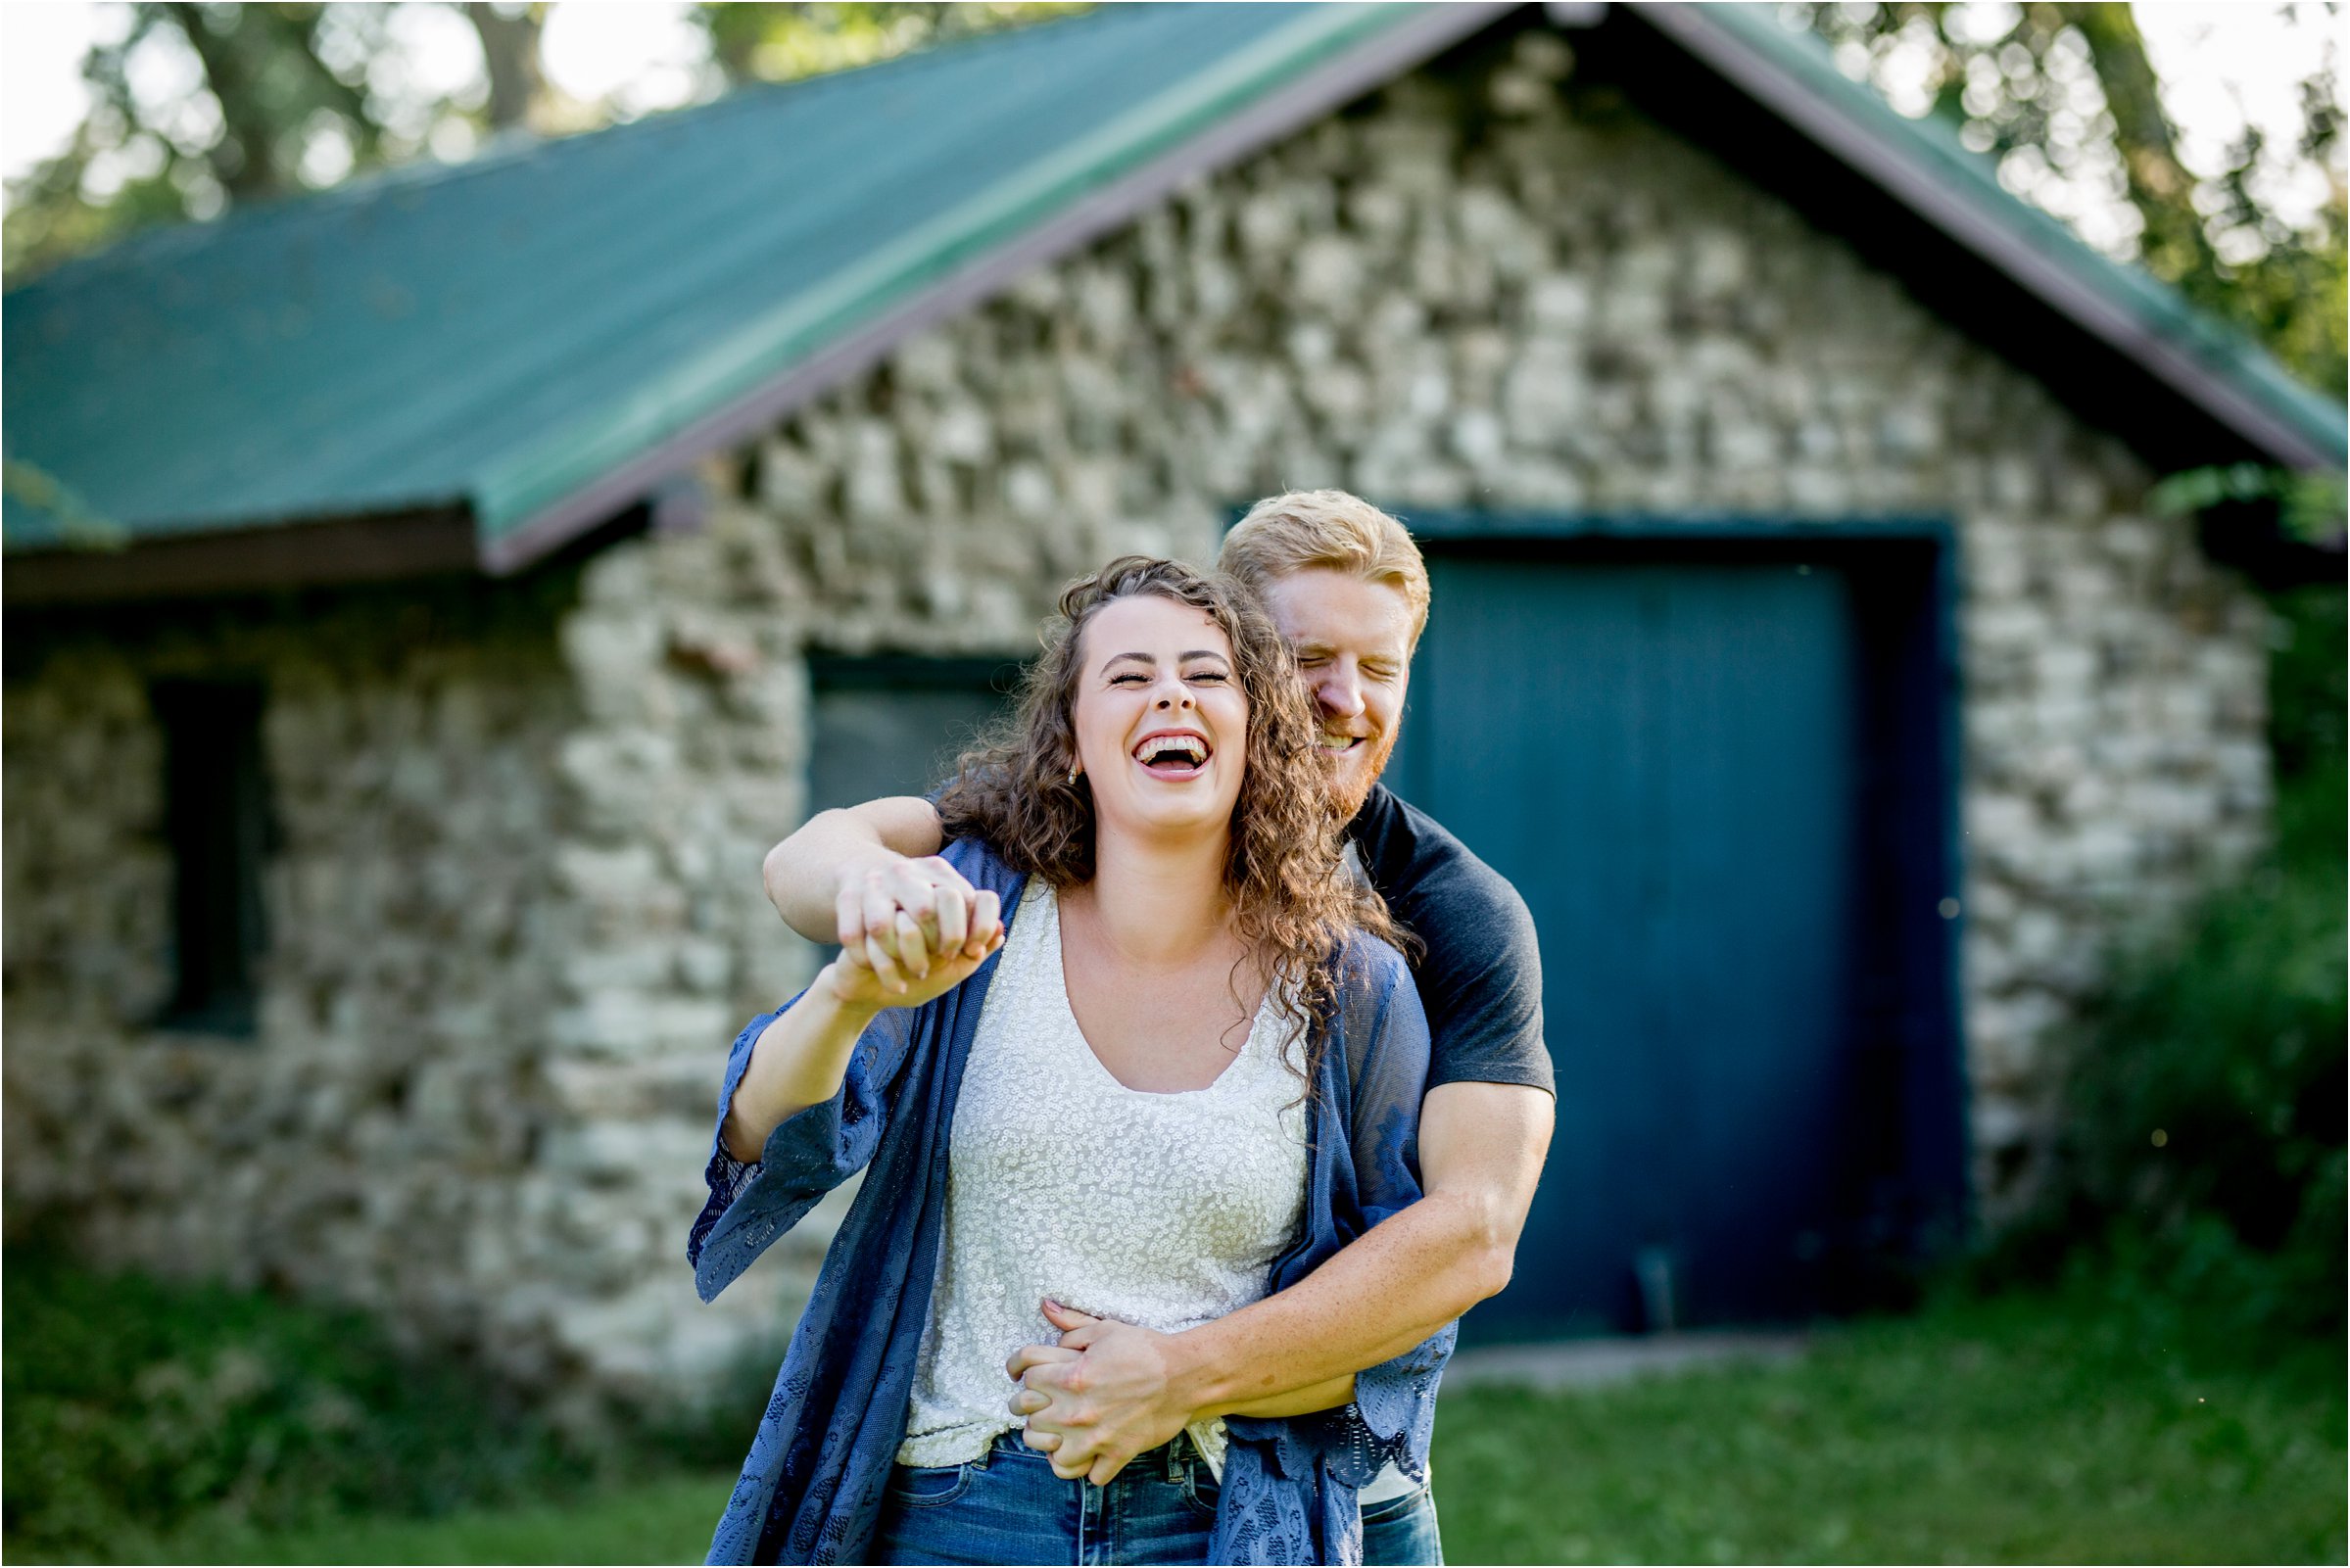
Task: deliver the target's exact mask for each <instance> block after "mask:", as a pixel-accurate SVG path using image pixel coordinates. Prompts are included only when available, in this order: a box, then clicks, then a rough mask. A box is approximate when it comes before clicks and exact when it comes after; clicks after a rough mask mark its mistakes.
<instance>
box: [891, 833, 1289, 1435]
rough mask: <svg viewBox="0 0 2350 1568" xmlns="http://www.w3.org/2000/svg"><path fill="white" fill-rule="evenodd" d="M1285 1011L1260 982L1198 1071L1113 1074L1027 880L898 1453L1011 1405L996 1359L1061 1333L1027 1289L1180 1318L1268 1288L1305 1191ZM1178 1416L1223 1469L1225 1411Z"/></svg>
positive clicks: (978, 1061) (975, 1082)
mask: <svg viewBox="0 0 2350 1568" xmlns="http://www.w3.org/2000/svg"><path fill="white" fill-rule="evenodd" d="M1283 1025H1284V1017H1283V1015H1282V1013H1281V1011H1280V1009H1279V1007H1278V1006H1277V1004H1276V1003H1275V1002H1274V1000H1273V999H1272V998H1271V997H1270V996H1269V997H1268V998H1267V1000H1266V1002H1265V1005H1264V1006H1263V1007H1261V1008H1259V1009H1258V1011H1257V1017H1256V1021H1255V1023H1254V1025H1253V1026H1252V1027H1251V1029H1250V1031H1249V1036H1248V1039H1247V1041H1246V1042H1245V1043H1244V1044H1243V1045H1242V1046H1241V1048H1240V1051H1239V1054H1238V1055H1237V1056H1236V1057H1235V1058H1234V1059H1233V1061H1232V1062H1231V1064H1230V1065H1229V1066H1227V1067H1226V1068H1225V1069H1224V1070H1223V1073H1222V1074H1221V1075H1219V1076H1218V1078H1217V1079H1216V1081H1215V1082H1214V1083H1211V1084H1209V1085H1208V1086H1207V1087H1206V1088H1204V1089H1193V1090H1189V1091H1186V1092H1184V1093H1180V1094H1153V1093H1146V1092H1144V1091H1142V1090H1138V1089H1129V1088H1127V1086H1126V1085H1125V1084H1123V1083H1120V1082H1119V1081H1118V1080H1117V1079H1116V1078H1115V1077H1113V1076H1111V1074H1110V1070H1109V1069H1107V1068H1105V1067H1103V1066H1102V1064H1101V1061H1100V1059H1099V1058H1097V1057H1095V1056H1094V1054H1093V1048H1092V1047H1091V1046H1089V1045H1087V1044H1086V1043H1085V1037H1084V1035H1083V1034H1081V1033H1079V1029H1078V1022H1077V1017H1076V1015H1075V1014H1073V1013H1072V1012H1071V1011H1070V1007H1069V991H1068V988H1067V986H1066V985H1065V984H1064V982H1063V980H1062V975H1061V916H1060V906H1059V904H1058V902H1057V901H1056V900H1055V899H1054V897H1053V892H1052V889H1051V888H1050V887H1048V886H1046V885H1045V884H1044V883H1043V881H1042V880H1041V879H1031V880H1030V882H1029V885H1028V890H1027V892H1026V894H1025V895H1024V896H1023V897H1022V899H1021V901H1020V907H1019V909H1018V911H1017V912H1016V915H1015V918H1014V920H1013V921H1012V928H1011V931H1010V932H1009V934H1007V936H1006V937H1005V939H1004V950H1003V957H1002V960H1001V963H1000V966H999V967H998V969H997V971H996V974H995V979H994V981H993V983H992V984H991V985H990V986H989V987H988V990H987V999H986V1002H985V1003H984V1005H983V1007H982V1008H981V1010H980V1024H979V1030H978V1033H977V1034H976V1035H975V1036H974V1038H973V1040H972V1044H971V1057H970V1060H969V1062H968V1064H967V1065H966V1066H965V1068H964V1069H963V1084H962V1091H961V1094H960V1096H959V1098H958V1100H957V1102H956V1107H955V1120H954V1133H953V1137H952V1139H951V1141H950V1146H949V1148H948V1151H947V1183H946V1234H945V1237H944V1240H943V1242H942V1243H941V1245H940V1247H939V1250H938V1268H937V1276H936V1284H935V1288H934V1290H933V1291H932V1293H931V1307H930V1320H929V1321H928V1322H927V1323H926V1324H925V1325H924V1327H923V1335H922V1352H921V1360H920V1364H919V1365H918V1367H917V1368H916V1371H915V1374H914V1392H913V1397H912V1398H911V1400H910V1401H909V1402H908V1403H907V1410H906V1437H905V1441H904V1442H903V1443H902V1444H901V1445H900V1446H899V1448H898V1450H897V1462H898V1463H900V1464H906V1465H947V1464H963V1463H967V1462H969V1461H971V1460H974V1459H978V1458H980V1457H981V1456H983V1454H985V1452H986V1451H987V1448H988V1445H989V1444H990V1443H992V1442H993V1441H994V1440H995V1438H996V1436H997V1435H998V1434H1000V1433H1004V1432H1008V1431H1011V1430H1012V1429H1013V1428H1015V1427H1017V1426H1019V1425H1020V1424H1021V1423H1020V1418H1019V1417H1018V1416H1016V1415H1014V1414H1013V1413H1012V1412H1011V1409H1010V1408H1009V1406H1008V1404H1007V1401H1009V1400H1010V1399H1011V1397H1012V1389H1013V1385H1012V1383H1011V1381H1010V1380H1009V1379H1008V1378H1006V1377H1005V1376H1004V1362H1005V1361H1006V1360H1007V1359H1009V1358H1010V1356H1011V1354H1012V1353H1013V1352H1014V1351H1016V1350H1018V1349H1019V1348H1020V1347H1022V1346H1023V1345H1050V1344H1052V1343H1053V1342H1054V1341H1056V1340H1058V1339H1059V1338H1060V1334H1059V1331H1058V1330H1056V1329H1055V1328H1054V1327H1053V1326H1052V1324H1051V1323H1050V1322H1048V1321H1047V1320H1046V1319H1045V1317H1044V1314H1043V1312H1042V1311H1041V1310H1039V1309H1038V1307H1037V1303H1038V1302H1039V1301H1040V1300H1041V1299H1042V1298H1044V1297H1047V1296H1050V1297H1051V1298H1053V1299H1054V1300H1055V1301H1058V1302H1060V1303H1062V1304H1064V1305H1065V1306H1069V1307H1075V1308H1077V1309H1078V1310H1079V1311H1081V1312H1090V1313H1093V1314H1094V1315H1096V1316H1100V1317H1115V1318H1119V1319H1121V1320H1123V1321H1125V1322H1128V1323H1139V1324H1141V1325H1142V1326H1143V1327H1145V1328H1153V1329H1158V1330H1160V1331H1162V1332H1164V1333H1177V1332H1180V1331H1181V1330H1183V1329H1187V1328H1194V1327H1197V1326H1198V1325H1199V1324H1201V1323H1205V1322H1207V1321H1209V1320H1210V1319H1212V1318H1218V1317H1222V1316H1223V1315H1224V1314H1225V1313H1227V1312H1230V1311H1233V1310H1235V1309H1236V1308H1238V1307H1246V1306H1247V1305H1248V1304H1249V1303H1251V1302H1254V1301H1256V1300H1258V1299H1259V1298H1261V1297H1262V1296H1264V1295H1265V1286H1266V1279H1267V1275H1268V1273H1269V1271H1270V1269H1271V1264H1272V1260H1273V1259H1275V1258H1277V1257H1278V1256H1280V1254H1281V1253H1282V1252H1283V1251H1284V1250H1286V1249H1287V1247H1288V1246H1289V1244H1290V1242H1291V1241H1292V1240H1293V1239H1294V1237H1295V1235H1296V1232H1297V1226H1298V1221H1299V1217H1300V1215H1301V1213H1302V1212H1303V1211H1304V1208H1305V1201H1306V1106H1305V1100H1304V1097H1303V1089H1304V1080H1303V1079H1301V1078H1300V1077H1299V1076H1298V1074H1297V1073H1296V1072H1295V1071H1293V1070H1291V1069H1290V1068H1289V1067H1288V1066H1287V1065H1286V1064H1285V1063H1284V1061H1283V1060H1282V1055H1283V1052H1282V1041H1281V1036H1282V1034H1283V1032H1284V1028H1283ZM1299 1051H1300V1048H1299V1046H1298V1045H1296V1044H1292V1045H1291V1046H1290V1047H1289V1049H1288V1054H1289V1055H1290V1056H1291V1057H1293V1058H1294V1057H1296V1056H1297V1055H1298V1054H1299ZM1191 1435H1192V1438H1193V1441H1195V1442H1196V1443H1198V1445H1199V1446H1200V1449H1201V1452H1202V1453H1203V1455H1204V1456H1205V1457H1207V1458H1208V1460H1209V1461H1210V1463H1211V1464H1213V1465H1214V1466H1215V1467H1216V1468H1217V1469H1218V1470H1219V1471H1221V1470H1222V1468H1223V1447H1224V1440H1223V1422H1222V1421H1221V1420H1219V1421H1213V1422H1197V1423H1194V1426H1193V1430H1192V1434H1191Z"/></svg>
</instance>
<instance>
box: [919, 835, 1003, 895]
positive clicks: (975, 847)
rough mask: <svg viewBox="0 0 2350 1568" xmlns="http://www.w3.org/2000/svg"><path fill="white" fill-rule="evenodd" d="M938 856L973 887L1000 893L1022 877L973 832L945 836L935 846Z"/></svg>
mask: <svg viewBox="0 0 2350 1568" xmlns="http://www.w3.org/2000/svg"><path fill="white" fill-rule="evenodd" d="M938 857H939V858H940V859H941V860H943V861H945V862H946V863H947V864H948V865H949V866H952V867H953V868H954V869H955V870H957V871H959V872H961V873H962V874H963V878H964V879H965V880H966V881H968V882H970V883H971V885H972V886H974V887H977V888H982V889H991V890H993V891H995V892H997V893H1003V892H1007V891H1009V890H1010V889H1011V888H1012V887H1013V886H1014V885H1016V884H1017V883H1018V882H1020V880H1021V879H1022V878H1021V874H1020V872H1019V871H1017V870H1016V869H1014V867H1013V866H1012V863H1011V862H1010V861H1007V860H1006V859H1004V857H1003V856H1002V854H1000V853H999V852H998V851H997V850H996V847H995V846H994V845H993V844H991V843H989V842H988V841H987V840H986V839H984V838H981V837H979V836H977V835H969V836H965V837H962V838H954V839H949V840H948V841H947V842H946V843H945V844H944V845H942V846H941V847H940V848H939V850H938Z"/></svg>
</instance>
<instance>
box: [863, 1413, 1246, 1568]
mask: <svg viewBox="0 0 2350 1568" xmlns="http://www.w3.org/2000/svg"><path fill="white" fill-rule="evenodd" d="M1215 1523H1216V1478H1215V1476H1214V1475H1213V1474H1212V1473H1211V1472H1210V1471H1209V1469H1208V1464H1207V1461H1206V1460H1204V1459H1202V1458H1200V1457H1199V1455H1198V1454H1197V1453H1196V1452H1194V1451H1193V1449H1192V1447H1191V1443H1190V1440H1189V1439H1187V1438H1179V1437H1178V1438H1176V1439H1175V1441H1174V1442H1173V1443H1170V1444H1166V1445H1164V1446H1162V1447H1160V1448H1156V1449H1151V1450H1150V1451H1149V1452H1148V1453H1145V1454H1142V1455H1140V1456H1139V1457H1137V1458H1136V1459H1135V1460H1134V1461H1133V1462H1132V1463H1131V1464H1129V1465H1127V1467H1126V1468H1125V1469H1124V1470H1121V1471H1120V1472H1119V1473H1118V1476H1117V1479H1115V1480H1113V1481H1112V1482H1111V1483H1110V1484H1109V1485H1108V1486H1106V1487H1096V1486H1093V1485H1091V1484H1089V1483H1087V1482H1084V1481H1064V1480H1062V1479H1061V1478H1060V1477H1059V1476H1057V1475H1054V1474H1053V1468H1052V1463H1051V1461H1050V1460H1048V1459H1047V1458H1046V1457H1045V1456H1044V1455H1043V1454H1041V1453H1038V1452H1036V1451H1035V1450H1034V1449H1031V1448H1029V1447H1028V1446H1027V1445H1026V1444H1024V1443H1022V1442H1021V1441H1020V1434H1019V1433H1017V1432H1007V1433H1005V1434H1004V1435H1003V1436H1002V1437H999V1438H997V1439H996V1440H995V1446H994V1447H993V1448H991V1449H988V1450H987V1454H986V1457H984V1458H982V1459H975V1460H973V1461H972V1462H971V1463H969V1464H955V1465H942V1466H939V1467H938V1468H935V1469H925V1468H915V1467H913V1466H909V1465H902V1464H901V1465H896V1466H893V1467H892V1469H891V1471H890V1475H889V1485H888V1490H887V1493H885V1494H884V1496H883V1498H882V1518H881V1524H880V1527H879V1528H878V1529H877V1530H876V1531H875V1533H874V1538H873V1554H872V1555H873V1561H875V1562H877V1563H1068V1564H1071V1565H1072V1568H1078V1565H1090V1564H1095V1563H1204V1562H1206V1561H1207V1560H1208V1532H1209V1530H1210V1528H1211V1527H1212V1526H1213V1525H1214V1524H1215Z"/></svg>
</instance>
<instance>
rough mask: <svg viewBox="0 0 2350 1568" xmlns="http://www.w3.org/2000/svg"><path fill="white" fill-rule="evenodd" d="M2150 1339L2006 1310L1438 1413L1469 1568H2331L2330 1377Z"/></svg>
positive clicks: (2286, 1360) (2129, 1329)
mask: <svg viewBox="0 0 2350 1568" xmlns="http://www.w3.org/2000/svg"><path fill="white" fill-rule="evenodd" d="M2167 1337H2168V1336H2166V1335H2165V1334H2164V1333H2163V1332H2162V1330H2161V1328H2160V1326H2159V1325H2158V1324H2154V1323H2146V1322H2143V1321H2139V1322H2136V1323H2132V1322H2130V1321H2129V1320H2128V1319H2127V1318H2124V1319H2122V1320H2118V1321H2117V1320H2110V1319H2108V1320H2101V1319H2100V1318H2099V1317H2098V1316H2095V1315H2092V1314H2089V1313H2086V1312H2085V1311H2083V1310H2082V1308H2081V1307H2079V1306H2073V1307H2070V1309H2068V1307H2067V1306H2065V1305H2060V1304H2057V1303H2052V1302H2050V1301H2048V1300H2046V1299H2044V1298H2043V1299H2010V1300H2008V1301H2004V1302H1999V1303H1995V1304H1991V1305H1989V1306H1982V1305H1974V1306H1959V1307H1943V1308H1941V1309H1939V1310H1936V1311H1933V1312H1930V1313H1928V1314H1926V1315H1924V1316H1922V1317H1919V1318H1914V1319H1908V1320H1895V1321H1881V1322H1871V1323H1865V1324H1861V1325H1858V1326H1856V1327H1853V1328H1850V1329H1846V1330H1844V1331H1841V1332H1838V1333H1835V1334H1833V1335H1830V1336H1827V1337H1824V1338H1823V1339H1822V1340H1821V1341H1820V1343H1819V1345H1818V1346H1817V1348H1816V1349H1815V1350H1814V1351H1813V1352H1812V1353H1811V1354H1809V1355H1808V1356H1806V1357H1805V1358H1804V1359H1802V1360H1800V1361H1798V1362H1793V1363H1788V1364H1783V1365H1772V1366H1748V1367H1738V1368H1727V1369H1720V1370H1711V1371H1706V1372H1701V1373H1692V1374H1689V1375H1687V1376H1685V1377H1681V1378H1676V1379H1672V1380H1668V1381H1655V1382H1649V1383H1644V1384H1638V1385H1633V1386H1629V1387H1619V1388H1613V1389H1607V1390H1596V1391H1590V1392H1585V1393H1580V1394H1565V1395H1533V1394H1528V1393H1520V1392H1514V1391H1502V1390H1486V1389H1479V1390H1476V1391H1474V1392H1472V1393H1466V1394H1463V1396H1462V1397H1461V1398H1459V1399H1457V1400H1453V1401H1448V1402H1446V1403H1445V1404H1444V1405H1443V1406H1442V1407H1441V1411H1440V1414H1439V1415H1438V1418H1437V1438H1436V1453H1437V1465H1438V1478H1437V1488H1436V1495H1437V1501H1438V1506H1439V1509H1440V1511H1441V1513H1442V1516H1443V1520H1444V1534H1445V1546H1446V1552H1447V1555H1448V1556H1450V1557H1452V1558H1453V1559H1454V1560H1455V1561H1458V1562H1463V1563H1473V1562H2310V1561H2317V1560H2321V1559H2325V1560H2331V1561H2335V1562H2339V1561H2341V1560H2342V1558H2343V1554H2344V1531H2343V1523H2344V1491H2343V1463H2344V1448H2343V1421H2344V1405H2343V1358H2342V1355H2341V1353H2340V1350H2339V1348H2338V1347H2336V1348H2331V1349H2327V1348H2323V1347H2321V1348H2308V1347H2298V1348H2295V1350H2293V1351H2292V1352H2290V1353H2288V1354H2283V1355H2281V1356H2279V1357H2278V1358H2277V1359H2275V1360H2273V1361H2271V1362H2270V1363H2269V1364H2268V1365H2266V1366H2246V1365H2239V1366H2238V1367H2237V1368H2236V1369H2235V1370H2232V1371H2225V1372H2220V1371H2214V1372H2205V1373H2200V1374H2199V1373H2198V1372H2197V1371H2196V1370H2195V1367H2196V1366H2197V1365H2204V1366H2211V1365H2214V1364H2215V1363H2220V1362H2225V1361H2226V1360H2227V1359H2229V1358H2228V1357H2224V1356H2222V1357H2205V1358H2201V1359H2200V1360H2197V1359H2191V1358H2189V1357H2187V1356H2184V1355H2182V1354H2180V1352H2179V1348H2178V1347H2174V1346H2169V1345H2166V1344H2164V1343H2162V1341H2163V1340H2164V1339H2165V1338H2167Z"/></svg>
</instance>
